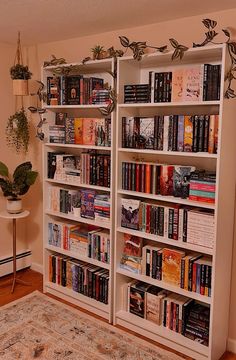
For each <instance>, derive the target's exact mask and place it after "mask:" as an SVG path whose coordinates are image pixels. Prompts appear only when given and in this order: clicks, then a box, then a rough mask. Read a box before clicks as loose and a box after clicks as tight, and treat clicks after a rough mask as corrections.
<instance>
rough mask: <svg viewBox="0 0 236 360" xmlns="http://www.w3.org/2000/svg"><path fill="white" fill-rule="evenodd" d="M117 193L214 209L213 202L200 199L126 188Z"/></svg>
mask: <svg viewBox="0 0 236 360" xmlns="http://www.w3.org/2000/svg"><path fill="white" fill-rule="evenodd" d="M117 193H118V194H120V195H129V196H133V197H137V198H146V199H152V200H159V201H167V202H170V203H175V204H182V205H189V206H196V207H201V208H205V209H215V204H208V203H204V202H201V201H193V200H188V199H181V198H178V197H174V196H162V195H153V194H147V193H142V192H138V191H128V190H121V189H120V190H118V191H117Z"/></svg>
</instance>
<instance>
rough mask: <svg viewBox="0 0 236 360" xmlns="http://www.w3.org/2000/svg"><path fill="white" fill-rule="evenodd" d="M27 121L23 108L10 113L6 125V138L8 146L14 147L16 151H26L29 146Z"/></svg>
mask: <svg viewBox="0 0 236 360" xmlns="http://www.w3.org/2000/svg"><path fill="white" fill-rule="evenodd" d="M29 138H30V136H29V122H28V119H27V116H26V113H25V110H24V108H22V109H21V110H19V111H16V112H15V114H14V115H11V116H10V117H9V119H8V122H7V127H6V140H7V145H8V146H9V147H12V148H15V150H16V152H17V153H19V152H21V151H22V152H24V153H26V152H27V151H28V146H29Z"/></svg>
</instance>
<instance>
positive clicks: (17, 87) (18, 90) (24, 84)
mask: <svg viewBox="0 0 236 360" xmlns="http://www.w3.org/2000/svg"><path fill="white" fill-rule="evenodd" d="M12 83H13V95H21V96H25V95H29V90H28V80H21V79H15V80H13V81H12Z"/></svg>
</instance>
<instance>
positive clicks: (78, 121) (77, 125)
mask: <svg viewBox="0 0 236 360" xmlns="http://www.w3.org/2000/svg"><path fill="white" fill-rule="evenodd" d="M74 130H75V144H78V145H82V144H83V118H75V119H74Z"/></svg>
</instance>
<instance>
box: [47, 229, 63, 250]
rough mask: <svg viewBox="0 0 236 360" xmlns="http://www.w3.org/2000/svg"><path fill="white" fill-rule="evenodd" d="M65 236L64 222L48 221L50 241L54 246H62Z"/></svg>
mask: <svg viewBox="0 0 236 360" xmlns="http://www.w3.org/2000/svg"><path fill="white" fill-rule="evenodd" d="M62 237H63V224H62V223H48V243H49V245H52V246H57V247H61V244H62Z"/></svg>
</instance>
